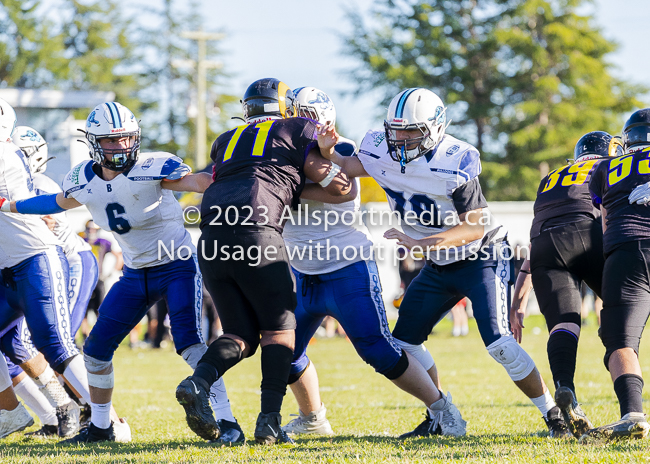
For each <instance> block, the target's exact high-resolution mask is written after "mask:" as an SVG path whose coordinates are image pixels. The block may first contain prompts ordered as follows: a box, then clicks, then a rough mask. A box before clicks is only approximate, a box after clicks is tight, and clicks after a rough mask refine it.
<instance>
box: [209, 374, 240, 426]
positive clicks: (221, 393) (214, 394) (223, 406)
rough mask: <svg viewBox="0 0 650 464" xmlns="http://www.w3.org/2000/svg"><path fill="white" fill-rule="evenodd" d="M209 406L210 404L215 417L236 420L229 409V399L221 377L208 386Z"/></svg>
mask: <svg viewBox="0 0 650 464" xmlns="http://www.w3.org/2000/svg"><path fill="white" fill-rule="evenodd" d="M210 406H212V410H213V411H214V417H215V419H217V420H222V419H223V420H227V421H230V422H237V421H236V420H235V416H233V414H232V410H231V409H230V400H229V399H228V393H227V392H226V385H225V384H224V382H223V378H220V379H219V380H217V381H216V382H215V383H213V384H212V386H211V387H210Z"/></svg>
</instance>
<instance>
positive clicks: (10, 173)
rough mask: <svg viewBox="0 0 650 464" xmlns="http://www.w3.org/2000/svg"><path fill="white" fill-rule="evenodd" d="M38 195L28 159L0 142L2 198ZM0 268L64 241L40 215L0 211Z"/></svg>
mask: <svg viewBox="0 0 650 464" xmlns="http://www.w3.org/2000/svg"><path fill="white" fill-rule="evenodd" d="M34 195H35V192H34V181H33V178H32V174H31V172H30V170H29V164H28V162H27V159H26V157H25V155H24V153H23V152H22V150H21V149H20V148H18V147H17V146H16V145H14V144H13V143H10V142H0V197H3V198H6V199H7V200H9V201H15V200H24V199H26V198H31V197H33V196H34ZM0 229H1V230H2V240H0V268H2V269H4V268H7V267H12V266H15V265H16V264H18V263H20V262H22V261H24V260H25V259H27V258H30V257H32V256H34V255H37V254H39V253H42V252H44V251H47V250H49V249H50V248H51V246H53V245H61V242H60V241H59V240H58V239H57V238H56V237H55V236H54V234H53V233H52V232H50V230H49V229H48V228H47V226H46V225H45V223H44V222H43V220H42V219H41V218H40V217H38V216H32V215H24V214H16V213H3V214H0Z"/></svg>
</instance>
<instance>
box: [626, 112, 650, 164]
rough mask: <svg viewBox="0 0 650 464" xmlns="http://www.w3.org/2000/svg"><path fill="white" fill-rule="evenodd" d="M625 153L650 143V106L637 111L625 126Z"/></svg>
mask: <svg viewBox="0 0 650 464" xmlns="http://www.w3.org/2000/svg"><path fill="white" fill-rule="evenodd" d="M623 145H624V146H625V153H631V152H634V151H637V149H641V148H644V147H647V146H649V145H650V108H645V109H642V110H639V111H635V112H634V113H632V116H630V119H628V120H627V122H626V123H625V126H624V127H623Z"/></svg>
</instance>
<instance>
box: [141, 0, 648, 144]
mask: <svg viewBox="0 0 650 464" xmlns="http://www.w3.org/2000/svg"><path fill="white" fill-rule="evenodd" d="M140 1H143V0H140ZM145 1H146V2H153V3H155V0H145ZM372 3H373V2H372V0H350V1H348V2H345V3H343V2H338V1H328V2H322V1H320V2H317V1H307V0H275V1H272V2H269V1H266V0H247V1H246V2H245V3H242V2H232V1H223V0H218V1H210V0H202V5H203V8H204V11H205V16H206V18H208V20H207V21H206V29H209V30H223V31H224V32H225V33H226V35H227V36H226V38H225V39H224V40H223V41H222V43H221V44H220V47H221V49H222V50H223V52H224V56H223V62H224V65H225V69H226V70H227V71H228V72H229V73H231V74H232V75H233V78H232V81H231V82H232V91H233V92H234V93H235V94H243V92H244V91H245V89H246V87H247V86H248V84H250V83H251V82H253V81H255V80H256V79H260V78H263V77H276V78H278V79H280V80H283V81H285V82H286V83H287V84H288V85H289V86H290V87H292V88H297V87H302V86H313V87H317V88H319V89H321V90H323V91H325V92H326V93H327V94H328V95H329V96H330V97H331V98H332V100H333V101H334V103H335V105H336V109H337V123H338V126H339V129H340V130H341V133H342V135H345V136H346V137H348V138H352V139H354V140H356V141H357V142H359V141H360V139H361V138H362V137H363V135H364V134H365V132H366V131H367V130H368V129H370V128H379V127H381V121H382V119H383V117H384V114H385V109H383V108H380V107H379V100H380V95H379V94H374V95H373V94H370V95H363V96H360V97H353V96H351V95H348V96H345V94H346V93H348V94H349V93H350V92H351V91H353V90H354V89H355V86H354V83H353V82H352V81H351V80H350V79H349V78H348V77H347V76H346V73H345V71H346V69H350V68H352V67H354V66H355V61H354V60H353V59H351V58H349V57H346V56H343V55H342V50H341V49H342V43H343V37H345V36H346V35H348V34H349V33H350V31H351V28H352V27H353V25H352V24H350V21H349V19H348V15H347V14H346V11H347V10H348V9H350V8H354V9H355V10H356V11H361V12H367V11H368V10H369V8H370V7H371V6H372ZM243 4H245V9H244V8H242V6H241V5H243ZM622 5H624V6H625V7H624V8H623V7H622ZM586 8H587V9H592V8H593V10H594V11H595V13H596V22H597V24H598V25H599V26H600V27H601V28H602V29H603V33H604V35H605V37H607V38H608V39H610V40H614V41H616V42H618V43H619V44H620V48H619V50H618V51H617V52H615V53H614V54H612V55H611V56H610V60H611V61H612V62H613V63H614V64H615V65H616V66H617V67H618V69H617V70H616V71H615V72H616V74H617V75H618V76H619V77H625V78H627V79H632V80H634V81H635V82H640V83H646V84H647V83H648V79H649V76H650V60H649V59H648V56H649V54H650V51H649V50H648V48H647V45H646V44H647V43H648V39H647V32H646V30H647V25H648V24H650V2H648V0H625V1H624V2H621V1H620V0H596V1H595V2H594V5H593V6H587V7H586Z"/></svg>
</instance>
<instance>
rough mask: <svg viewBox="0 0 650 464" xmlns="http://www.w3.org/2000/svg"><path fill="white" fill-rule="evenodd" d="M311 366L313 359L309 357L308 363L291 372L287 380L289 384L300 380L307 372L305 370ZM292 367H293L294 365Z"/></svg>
mask: <svg viewBox="0 0 650 464" xmlns="http://www.w3.org/2000/svg"><path fill="white" fill-rule="evenodd" d="M305 357H306V356H305ZM309 366H311V361H310V360H309V358H307V364H306V365H305V367H303V368H302V369H300V371H299V372H291V373H289V380H288V381H287V385H291V384H292V383H296V382H297V381H298V380H300V377H302V375H303V374H304V373H305V371H306V370H307V368H308V367H309ZM292 369H293V366H292Z"/></svg>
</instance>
